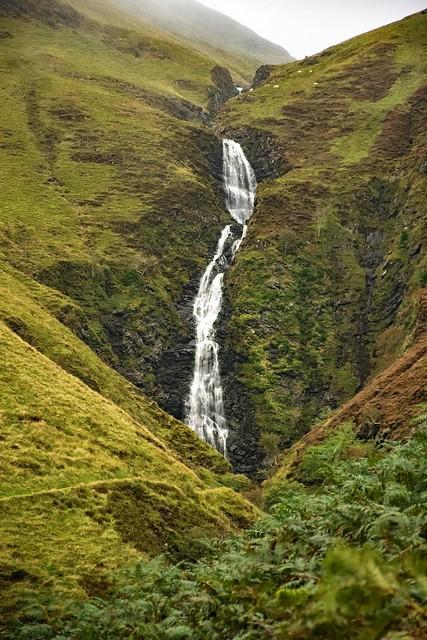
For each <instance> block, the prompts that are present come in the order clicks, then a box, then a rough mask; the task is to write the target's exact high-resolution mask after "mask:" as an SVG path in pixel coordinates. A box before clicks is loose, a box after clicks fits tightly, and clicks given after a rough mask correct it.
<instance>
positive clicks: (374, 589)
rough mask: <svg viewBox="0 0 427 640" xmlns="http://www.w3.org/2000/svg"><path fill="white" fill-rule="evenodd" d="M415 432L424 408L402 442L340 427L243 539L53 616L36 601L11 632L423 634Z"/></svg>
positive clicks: (159, 565)
mask: <svg viewBox="0 0 427 640" xmlns="http://www.w3.org/2000/svg"><path fill="white" fill-rule="evenodd" d="M426 429H427V416H426V415H423V417H421V418H419V419H418V430H417V435H416V436H415V437H414V439H413V440H411V441H410V442H408V443H406V444H390V443H389V444H385V445H383V446H382V447H380V448H376V447H374V446H372V444H363V443H361V442H360V441H357V440H355V437H354V433H353V430H352V428H351V426H350V427H348V426H347V427H346V426H344V427H343V428H342V429H341V430H339V431H338V432H336V433H335V434H333V435H332V436H330V437H329V438H328V439H327V440H325V442H323V443H322V444H319V445H317V446H315V447H312V448H311V449H310V450H308V451H307V452H306V453H305V455H304V457H303V458H302V460H301V461H300V464H299V466H298V469H297V472H296V473H295V475H294V478H293V479H290V480H285V481H283V480H282V481H281V482H280V483H277V482H275V483H273V484H272V485H271V487H270V490H269V492H268V494H267V501H268V505H269V508H270V515H269V516H268V517H266V518H265V519H263V520H261V521H260V522H259V523H258V524H257V526H256V527H255V528H254V529H252V530H251V531H250V532H249V533H248V534H246V536H245V537H243V538H239V539H237V540H234V541H231V542H229V543H228V544H227V545H226V546H224V547H221V548H220V550H218V551H215V550H213V551H212V557H211V558H208V559H205V560H203V561H201V562H199V563H197V564H196V565H185V564H181V565H176V566H173V565H172V566H170V565H169V564H167V563H166V562H165V561H163V560H161V559H158V560H156V561H154V562H152V563H149V564H139V565H136V566H134V567H133V568H131V569H130V570H128V571H125V572H124V573H122V574H121V575H118V576H116V578H115V580H114V581H113V583H112V585H111V591H110V593H109V594H108V596H103V597H101V598H97V599H94V600H93V601H91V602H90V603H88V604H87V605H84V606H83V607H81V606H80V607H71V609H70V611H69V617H68V618H67V619H66V620H63V621H60V622H59V621H56V620H55V618H54V617H52V614H51V609H50V607H54V603H53V602H50V603H49V602H46V603H45V606H44V607H41V606H40V604H39V603H38V606H36V607H34V608H33V609H32V610H31V609H30V611H31V613H30V614H29V616H28V619H27V623H26V624H25V623H24V624H22V625H20V626H19V627H18V628H16V631H15V633H14V634H13V635H12V637H13V638H15V639H16V640H18V639H19V640H24V639H25V640H26V639H27V638H31V639H32V640H39V639H40V640H41V639H43V640H44V639H46V640H51V639H54V638H55V639H57V640H59V639H61V640H77V639H78V640H95V639H97V638H99V639H101V638H102V639H103V640H108V639H111V640H119V639H123V640H124V639H125V638H129V637H132V638H135V640H137V639H141V640H171V639H172V638H174V639H177V638H179V639H180V640H184V639H185V640H190V639H191V640H203V639H205V638H209V640H223V639H224V638H235V639H237V638H239V639H242V640H243V639H245V640H264V639H265V638H277V640H279V639H283V638H289V640H300V639H302V638H304V640H310V639H313V640H314V639H317V640H341V639H342V638H344V637H345V638H349V639H350V638H351V639H352V640H374V639H377V638H384V639H387V640H415V639H417V638H424V637H425V634H426V633H427V616H426V608H425V605H426V602H427V590H426V587H427V585H426V578H425V576H426V563H427V558H426V553H425V535H426V526H427V519H426V512H425V509H424V504H423V503H424V499H425V489H426V484H425V481H426V475H425V457H426V455H427V431H426ZM53 611H54V608H53ZM31 615H32V616H33V618H34V619H33V622H30V616H31ZM37 619H38V620H37Z"/></svg>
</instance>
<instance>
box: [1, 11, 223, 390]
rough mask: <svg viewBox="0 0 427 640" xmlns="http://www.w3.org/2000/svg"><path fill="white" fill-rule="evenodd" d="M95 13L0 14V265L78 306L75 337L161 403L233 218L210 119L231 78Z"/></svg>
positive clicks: (186, 53) (183, 51)
mask: <svg viewBox="0 0 427 640" xmlns="http://www.w3.org/2000/svg"><path fill="white" fill-rule="evenodd" d="M91 6H92V7H94V4H93V3H92V5H91ZM94 15H95V8H93V11H92V13H90V12H89V13H88V15H83V14H81V13H78V12H76V10H75V9H73V8H72V7H71V6H70V5H67V4H64V3H57V4H55V3H54V2H45V1H43V2H37V3H36V2H20V1H18V0H16V1H15V2H13V3H9V2H7V3H6V2H4V3H0V16H2V18H1V30H2V38H1V40H0V48H1V57H2V62H3V64H2V69H1V85H0V86H1V92H2V100H1V106H0V118H1V122H2V143H1V146H0V183H1V188H2V194H3V195H2V209H1V217H0V258H3V259H4V260H5V261H7V262H8V263H9V264H10V265H13V266H14V267H16V268H17V269H18V270H19V271H20V272H22V273H25V274H26V275H28V276H31V277H32V278H34V279H36V280H37V281H38V282H41V283H43V284H46V285H48V286H49V287H51V288H54V289H57V290H60V291H61V292H62V293H63V294H64V295H66V296H67V297H68V298H71V299H72V301H73V303H75V304H77V305H78V306H79V307H80V309H81V312H80V313H79V314H77V315H74V317H73V318H72V321H73V325H72V329H73V331H74V332H75V333H76V334H77V335H78V336H79V337H81V338H82V339H83V340H84V341H86V343H87V344H88V345H89V346H90V347H91V348H92V349H94V350H95V351H96V352H97V353H98V354H99V355H100V356H101V357H102V358H103V359H104V360H105V361H106V362H107V363H108V364H110V365H112V366H113V367H115V368H117V369H118V370H120V372H121V373H123V374H125V375H126V376H127V377H128V379H130V380H132V381H133V382H134V383H135V384H137V385H138V386H139V387H140V388H143V389H144V390H145V391H147V392H149V393H151V394H152V395H156V397H158V398H161V397H163V396H165V397H166V400H167V395H168V390H167V389H166V390H164V389H160V387H159V384H158V380H157V377H158V368H159V366H160V365H159V361H160V357H161V355H162V354H163V353H164V352H165V351H167V350H168V349H169V348H170V347H175V346H176V345H177V343H182V344H184V346H185V345H186V343H188V342H189V341H190V340H191V339H192V332H193V328H192V326H191V323H190V322H189V320H188V318H186V317H184V315H185V314H184V315H183V314H182V313H180V312H179V310H178V303H179V302H180V301H181V300H182V299H184V298H185V297H186V296H188V290H189V288H190V290H191V291H192V290H193V289H194V287H195V286H196V283H197V279H198V277H199V274H200V271H201V270H202V269H203V266H204V264H205V262H206V258H207V256H208V255H209V254H210V252H211V249H212V246H213V245H214V244H215V242H216V238H217V235H218V233H219V229H220V228H221V225H222V222H223V220H224V219H225V217H226V214H225V212H224V211H223V206H222V201H221V196H220V189H219V183H218V181H217V180H216V179H215V178H214V177H213V176H215V175H218V172H219V171H220V169H219V166H220V163H221V156H220V153H221V145H220V143H219V141H218V140H217V138H216V137H215V136H214V134H213V132H212V131H211V130H210V129H208V128H207V127H206V126H204V124H203V123H204V122H205V121H206V118H207V117H208V111H207V110H208V106H209V103H210V101H211V100H212V99H213V98H215V97H217V98H218V99H220V94H221V90H220V89H218V88H217V87H216V86H215V83H214V81H215V79H217V80H218V74H219V76H220V75H221V74H220V72H218V71H217V73H216V75H214V79H212V70H213V69H214V67H215V63H214V62H213V61H212V60H209V59H208V58H206V57H204V56H202V55H200V54H199V53H197V52H195V51H194V50H191V49H189V48H186V47H184V46H182V45H179V44H177V43H176V42H175V41H174V40H173V39H170V40H169V39H166V38H165V37H163V38H161V37H160V36H158V35H156V36H154V35H153V34H152V32H151V31H150V30H148V31H129V30H126V29H125V28H124V27H120V26H114V25H113V26H111V25H109V24H108V23H107V22H106V21H107V19H108V17H109V15H110V14H109V13H108V12H107V13H106V14H105V15H104V14H101V16H100V19H99V21H98V22H96V21H95V20H94ZM229 82H230V83H231V80H229ZM225 84H227V76H226V75H225ZM222 90H224V87H222ZM11 113H13V118H10V114H11ZM190 316H191V313H190ZM60 319H61V320H64V321H67V318H60ZM186 375H187V376H188V372H187V371H186ZM186 383H187V380H186V379H185V380H184V381H183V383H182V384H183V385H185V384H186Z"/></svg>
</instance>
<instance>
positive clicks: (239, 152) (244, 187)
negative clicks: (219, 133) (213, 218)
mask: <svg viewBox="0 0 427 640" xmlns="http://www.w3.org/2000/svg"><path fill="white" fill-rule="evenodd" d="M223 180H224V191H225V204H226V207H227V210H228V211H229V213H230V214H231V216H232V217H233V218H234V220H236V222H238V223H239V224H242V225H244V224H246V222H247V221H248V220H249V218H250V217H251V215H252V213H253V211H254V204H255V195H256V188H257V181H256V177H255V173H254V170H253V169H252V167H251V165H250V164H249V162H248V159H247V158H246V156H245V154H244V152H243V149H242V147H241V146H240V144H239V143H238V142H234V140H224V141H223Z"/></svg>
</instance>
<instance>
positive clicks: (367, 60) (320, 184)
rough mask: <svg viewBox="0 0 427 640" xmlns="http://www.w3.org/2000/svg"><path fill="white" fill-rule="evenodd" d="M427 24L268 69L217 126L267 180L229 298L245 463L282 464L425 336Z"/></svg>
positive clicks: (410, 21) (420, 20)
mask: <svg viewBox="0 0 427 640" xmlns="http://www.w3.org/2000/svg"><path fill="white" fill-rule="evenodd" d="M426 20H427V16H426V15H425V14H417V15H414V16H411V17H410V18H407V19H406V20H403V21H401V22H400V23H396V24H395V25H390V26H388V27H385V28H383V29H380V30H377V31H375V32H372V33H370V34H366V35H364V36H361V37H359V38H355V39H353V40H351V41H349V42H347V43H344V44H343V45H340V46H338V47H333V48H331V49H328V50H326V51H324V52H323V53H321V54H319V55H317V56H314V57H312V58H308V59H306V60H304V61H303V62H300V63H294V64H290V65H287V66H285V67H276V68H268V69H263V70H261V72H260V73H258V74H257V82H256V88H255V90H254V91H253V92H250V93H246V94H245V95H244V96H242V98H241V99H240V100H239V101H232V102H230V103H229V104H228V105H227V106H226V107H225V108H224V110H223V112H222V114H221V117H220V120H219V131H220V132H221V133H223V134H226V135H229V136H231V137H234V138H235V139H237V140H239V141H241V143H242V144H243V146H244V148H245V151H246V152H247V155H248V157H249V159H250V160H251V162H252V164H253V166H254V168H255V170H256V172H257V175H258V179H259V181H260V186H259V190H258V203H257V208H256V213H255V215H254V217H253V219H252V221H251V224H250V229H249V234H248V238H247V241H246V242H245V245H244V246H243V247H242V250H241V252H240V253H239V256H238V259H237V262H236V265H235V267H234V269H233V270H232V273H231V274H230V277H229V279H228V288H227V297H228V314H227V317H228V320H227V322H226V325H225V327H224V336H225V341H226V345H227V347H226V351H225V353H224V369H227V370H230V368H229V364H228V363H229V362H230V361H232V362H234V368H233V369H232V374H231V375H228V377H227V389H226V396H227V397H229V398H230V397H234V395H233V394H234V393H235V389H236V388H239V387H242V388H243V389H244V397H245V400H244V402H243V403H240V402H234V403H233V404H234V409H233V413H232V415H233V421H234V423H235V424H236V425H237V424H245V433H246V436H245V438H242V440H241V444H240V445H239V449H240V451H238V452H237V459H238V460H240V459H241V458H242V457H243V458H245V457H246V453H247V451H246V444H245V443H246V442H250V443H252V440H253V438H257V439H258V442H259V444H260V446H261V448H262V449H263V450H264V451H265V452H266V453H267V457H269V458H270V460H271V461H272V460H274V459H275V458H276V457H277V452H278V451H279V450H280V449H281V448H282V447H286V446H289V444H291V443H292V442H293V441H295V440H296V439H297V438H298V437H299V436H300V435H301V434H302V433H303V432H304V431H305V430H306V429H307V428H308V427H309V426H310V425H311V424H312V423H313V421H315V420H318V419H319V418H322V416H325V415H327V414H328V412H330V411H333V410H334V409H335V408H336V407H338V406H339V405H340V404H342V403H343V402H345V401H346V400H348V399H349V398H351V397H352V396H353V395H354V394H355V393H356V392H357V391H358V390H360V389H361V388H363V387H364V385H365V384H366V383H367V382H368V381H369V380H370V378H371V377H372V376H373V375H375V374H376V373H378V372H380V371H382V370H383V369H384V368H385V367H387V366H388V365H389V364H390V363H391V362H392V361H393V360H394V359H395V358H396V357H398V356H400V355H402V354H403V353H404V352H405V350H406V349H407V348H408V347H410V346H411V345H412V344H414V342H415V341H416V340H417V339H418V337H419V335H420V330H419V327H420V325H421V324H422V320H421V316H422V313H423V312H422V305H421V303H420V300H421V299H422V296H423V293H424V292H425V289H424V287H425V285H426V257H425V255H426V254H425V243H426V228H427V225H426V216H425V207H424V203H425V200H426V178H425V157H426V136H425V131H426V106H427V105H426V95H427V94H426V85H425V71H426V62H427V59H426V50H425V35H426V31H427V22H426ZM425 386H426V385H425V381H424V382H423V388H424V396H423V397H421V396H420V397H419V400H420V401H421V400H422V399H425V394H426V389H425ZM238 395H239V397H240V396H241V394H240V393H239V394H238ZM421 395H422V394H421ZM250 448H251V449H252V444H250Z"/></svg>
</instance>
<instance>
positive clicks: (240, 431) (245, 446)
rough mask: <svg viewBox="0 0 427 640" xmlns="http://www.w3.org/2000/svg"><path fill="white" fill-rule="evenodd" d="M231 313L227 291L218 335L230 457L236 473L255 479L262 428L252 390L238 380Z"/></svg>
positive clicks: (261, 458) (261, 459)
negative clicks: (258, 421) (230, 334)
mask: <svg viewBox="0 0 427 640" xmlns="http://www.w3.org/2000/svg"><path fill="white" fill-rule="evenodd" d="M231 316H232V306H231V303H230V300H229V299H228V298H227V295H226V294H225V297H224V302H223V308H222V311H221V316H220V318H219V325H220V326H219V328H218V332H217V336H218V341H219V344H220V345H221V349H220V365H221V379H222V386H223V391H224V407H225V415H226V418H227V429H228V439H227V457H228V459H229V461H230V462H231V465H232V467H233V470H234V471H235V472H236V473H243V474H245V475H247V476H249V477H250V478H253V479H254V480H256V479H257V477H258V474H259V471H260V469H262V467H263V462H264V459H265V454H264V452H263V449H262V447H261V445H260V431H259V429H258V428H257V426H256V416H255V408H254V405H253V403H252V400H251V395H250V392H249V390H248V389H246V388H245V386H244V385H242V384H241V383H239V381H238V380H237V373H238V370H239V367H240V365H241V364H242V362H241V358H239V356H238V354H237V353H236V351H235V350H234V349H233V345H232V342H231V340H230V337H229V334H228V330H227V324H228V322H229V320H230V318H231Z"/></svg>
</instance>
